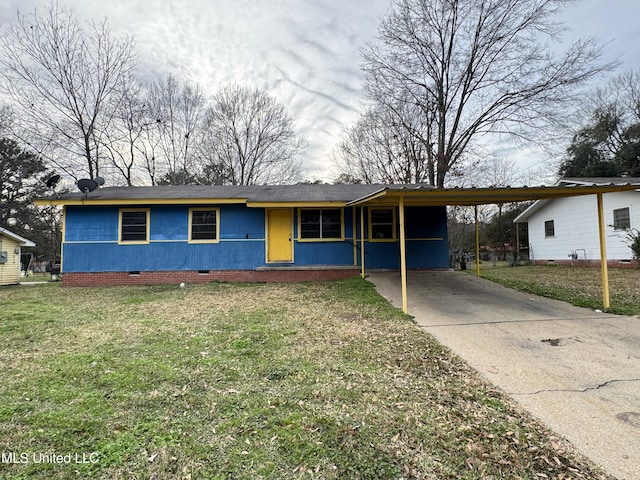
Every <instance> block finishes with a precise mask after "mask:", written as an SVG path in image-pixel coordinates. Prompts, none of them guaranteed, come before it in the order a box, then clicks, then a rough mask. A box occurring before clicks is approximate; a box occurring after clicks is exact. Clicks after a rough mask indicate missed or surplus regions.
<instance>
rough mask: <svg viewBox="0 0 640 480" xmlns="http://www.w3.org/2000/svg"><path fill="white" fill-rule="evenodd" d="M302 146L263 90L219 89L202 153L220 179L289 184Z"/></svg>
mask: <svg viewBox="0 0 640 480" xmlns="http://www.w3.org/2000/svg"><path fill="white" fill-rule="evenodd" d="M303 148H304V142H303V141H302V140H300V139H299V138H298V137H297V136H296V133H295V131H294V128H293V121H292V120H291V118H290V117H289V116H288V115H287V113H286V112H285V109H284V107H283V106H282V105H281V104H279V103H278V102H277V101H276V100H275V99H273V98H272V97H271V96H269V95H268V94H267V93H265V92H263V91H260V90H257V89H250V88H247V87H241V86H237V85H233V86H229V87H226V88H223V89H222V90H221V91H220V92H219V93H218V94H216V95H215V96H214V98H213V102H212V105H211V107H210V108H209V109H208V110H207V114H206V135H205V139H204V142H203V150H202V155H203V157H205V158H206V159H208V161H209V162H210V164H212V165H213V166H214V167H215V168H214V170H215V169H216V168H217V170H216V171H222V172H224V174H225V175H226V176H227V178H226V182H225V183H230V184H232V185H256V184H267V183H271V184H275V183H293V182H296V181H297V180H299V178H300V163H299V161H298V160H297V157H298V155H299V154H300V153H301V152H302V150H303Z"/></svg>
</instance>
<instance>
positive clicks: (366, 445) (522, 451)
mask: <svg viewBox="0 0 640 480" xmlns="http://www.w3.org/2000/svg"><path fill="white" fill-rule="evenodd" d="M1 293H2V297H0V332H1V333H2V338H3V340H4V341H3V346H2V349H1V350H0V365H1V366H2V369H3V372H4V376H3V381H2V384H1V385H0V396H1V398H2V403H1V404H0V439H1V440H0V448H1V449H2V451H3V452H14V453H16V454H18V455H20V454H21V453H24V452H26V453H27V454H29V455H32V454H34V453H38V452H43V453H56V454H61V455H64V454H67V453H78V454H91V453H95V457H92V458H94V459H97V461H96V463H90V462H89V463H81V464H36V463H34V462H33V461H31V462H29V463H24V464H9V463H7V462H3V463H2V464H0V476H2V477H3V478H47V479H63V478H71V477H78V478H85V477H93V478H149V479H166V478H184V479H189V478H192V479H195V478H207V479H216V478H234V479H236V478H251V479H253V478H323V479H325V478H328V479H332V478H335V479H338V478H340V479H341V478H371V479H378V478H396V479H400V478H407V479H408V478H421V479H423V478H424V479H448V478H450V479H454V478H456V479H458V478H461V479H480V478H482V479H484V478H527V479H538V478H546V477H548V478H566V479H568V478H602V479H605V478H608V477H607V476H606V475H604V474H603V473H601V472H599V471H598V470H597V469H596V468H594V467H593V466H592V465H591V464H590V463H589V462H588V461H586V460H585V459H584V458H581V457H579V456H577V455H576V454H575V453H574V452H573V451H572V450H571V449H570V448H569V447H568V446H567V445H566V444H564V443H563V442H562V441H561V440H559V439H557V438H555V437H554V436H553V435H551V434H550V433H549V432H548V431H546V430H545V429H544V428H543V427H541V426H540V425H539V424H538V423H537V422H536V421H535V420H533V419H532V418H531V417H529V416H527V415H525V414H523V413H522V412H521V411H520V410H518V408H516V407H515V406H514V405H513V404H512V403H511V402H510V401H509V400H507V398H506V397H504V396H503V395H502V394H501V393H500V392H499V391H497V390H496V389H495V388H493V387H492V386H490V385H489V384H487V383H486V382H484V381H483V380H482V379H481V378H480V377H479V376H478V375H477V374H476V373H475V372H474V371H472V370H471V369H470V368H469V367H467V366H466V365H465V364H464V363H463V362H461V361H460V360H459V359H458V358H457V357H455V356H454V355H452V354H451V353H450V352H449V351H448V350H447V349H445V348H444V347H442V346H441V345H440V344H438V343H437V342H436V341H435V340H434V339H433V338H432V337H430V336H429V335H427V334H426V333H424V332H422V331H421V330H420V329H419V328H418V327H417V326H416V325H415V324H414V323H413V322H412V321H411V319H410V318H409V317H407V316H404V315H402V314H401V313H400V312H399V311H398V310H397V309H394V308H392V307H391V306H390V305H389V304H388V303H387V302H386V301H384V300H383V299H381V298H380V297H379V296H378V295H377V294H376V293H375V291H374V290H373V287H372V286H371V285H370V284H369V283H368V282H365V281H362V280H360V279H355V280H350V281H344V282H328V283H316V284H296V285H229V284H210V285H201V286H188V287H187V288H185V289H179V288H176V287H129V288H103V289H93V288H82V289H63V288H61V287H60V286H59V285H45V286H42V287H37V288H36V287H32V288H28V287H15V288H8V289H3V290H2V291H1ZM6 459H7V458H5V460H6Z"/></svg>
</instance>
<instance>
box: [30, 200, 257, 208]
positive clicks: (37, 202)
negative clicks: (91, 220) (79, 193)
mask: <svg viewBox="0 0 640 480" xmlns="http://www.w3.org/2000/svg"><path fill="white" fill-rule="evenodd" d="M34 203H35V205H37V206H39V207H45V206H48V205H103V206H114V205H119V206H122V205H127V206H129V205H211V204H215V205H222V204H234V203H235V204H246V203H247V199H246V198H126V199H125V198H38V199H36V200H35V201H34Z"/></svg>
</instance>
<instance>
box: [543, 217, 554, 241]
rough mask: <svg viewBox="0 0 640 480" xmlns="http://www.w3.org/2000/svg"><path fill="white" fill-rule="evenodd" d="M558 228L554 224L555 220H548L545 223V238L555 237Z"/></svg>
mask: <svg viewBox="0 0 640 480" xmlns="http://www.w3.org/2000/svg"><path fill="white" fill-rule="evenodd" d="M555 235H556V228H555V225H554V223H553V220H547V221H545V222H544V236H545V237H555Z"/></svg>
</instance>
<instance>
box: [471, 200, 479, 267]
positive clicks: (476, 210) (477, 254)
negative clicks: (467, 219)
mask: <svg viewBox="0 0 640 480" xmlns="http://www.w3.org/2000/svg"><path fill="white" fill-rule="evenodd" d="M473 208H474V213H475V219H476V277H479V276H480V227H479V226H478V206H477V205H475V206H474V207H473Z"/></svg>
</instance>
